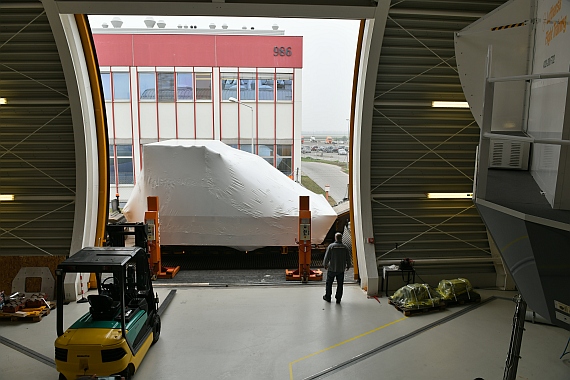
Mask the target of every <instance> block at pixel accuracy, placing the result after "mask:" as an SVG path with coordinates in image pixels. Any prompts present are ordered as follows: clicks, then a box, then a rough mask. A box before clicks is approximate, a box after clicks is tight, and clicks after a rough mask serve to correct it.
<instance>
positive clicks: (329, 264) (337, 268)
mask: <svg viewBox="0 0 570 380" xmlns="http://www.w3.org/2000/svg"><path fill="white" fill-rule="evenodd" d="M334 240H335V242H334V243H332V244H330V245H329V246H328V247H327V250H326V252H325V258H324V260H323V264H324V266H325V269H326V270H327V283H326V288H325V289H326V291H325V295H324V296H323V299H324V300H325V301H327V302H331V296H332V284H333V281H334V280H335V278H336V294H335V298H336V303H340V299H341V298H342V286H343V284H344V271H345V270H349V269H350V252H349V251H348V247H347V246H346V245H344V244H342V234H341V233H340V232H337V233H336V234H335V235H334Z"/></svg>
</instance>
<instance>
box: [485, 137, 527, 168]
mask: <svg viewBox="0 0 570 380" xmlns="http://www.w3.org/2000/svg"><path fill="white" fill-rule="evenodd" d="M529 150H530V143H528V142H520V141H507V140H498V141H494V140H491V151H490V157H489V162H490V164H489V167H490V168H501V169H517V170H527V169H528V157H529Z"/></svg>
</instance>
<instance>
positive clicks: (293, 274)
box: [285, 196, 323, 282]
mask: <svg viewBox="0 0 570 380" xmlns="http://www.w3.org/2000/svg"><path fill="white" fill-rule="evenodd" d="M297 244H298V245H299V268H298V269H295V270H292V269H285V279H286V280H287V281H302V282H308V281H322V280H323V272H322V271H320V270H318V269H317V270H311V210H310V208H309V197H308V196H301V197H299V241H298V242H297Z"/></svg>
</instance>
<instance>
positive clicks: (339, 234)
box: [334, 232, 342, 243]
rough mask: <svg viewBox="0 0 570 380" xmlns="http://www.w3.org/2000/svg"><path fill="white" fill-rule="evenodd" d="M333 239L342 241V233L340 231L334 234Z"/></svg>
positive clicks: (338, 241)
mask: <svg viewBox="0 0 570 380" xmlns="http://www.w3.org/2000/svg"><path fill="white" fill-rule="evenodd" d="M334 241H336V242H337V243H342V234H341V233H340V232H337V233H336V234H334Z"/></svg>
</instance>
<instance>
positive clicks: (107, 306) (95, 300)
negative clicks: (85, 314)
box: [87, 294, 120, 321]
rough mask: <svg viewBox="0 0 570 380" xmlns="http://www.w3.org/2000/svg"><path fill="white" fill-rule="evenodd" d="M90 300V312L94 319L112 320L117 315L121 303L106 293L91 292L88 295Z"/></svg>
mask: <svg viewBox="0 0 570 380" xmlns="http://www.w3.org/2000/svg"><path fill="white" fill-rule="evenodd" d="M87 300H89V305H91V307H90V308H89V312H90V313H91V316H92V317H93V320H94V321H103V320H110V319H113V318H114V317H115V315H117V312H118V311H119V305H120V303H119V302H118V301H113V299H112V298H111V297H110V296H108V295H106V294H91V295H89V296H87Z"/></svg>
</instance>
